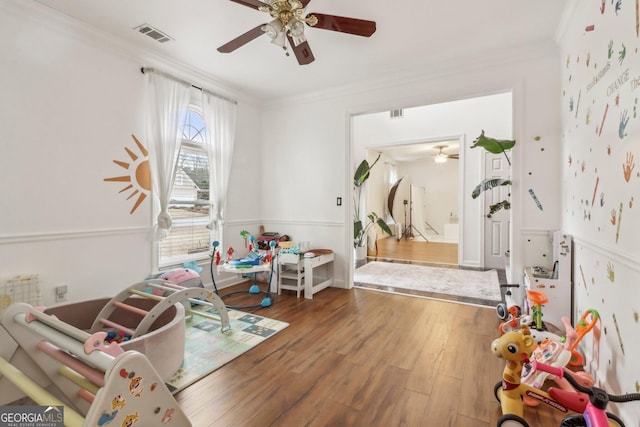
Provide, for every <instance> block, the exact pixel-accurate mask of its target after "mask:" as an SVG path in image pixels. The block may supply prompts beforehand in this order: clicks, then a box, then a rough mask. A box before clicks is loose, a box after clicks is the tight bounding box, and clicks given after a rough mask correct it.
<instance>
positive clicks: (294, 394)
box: [176, 284, 561, 427]
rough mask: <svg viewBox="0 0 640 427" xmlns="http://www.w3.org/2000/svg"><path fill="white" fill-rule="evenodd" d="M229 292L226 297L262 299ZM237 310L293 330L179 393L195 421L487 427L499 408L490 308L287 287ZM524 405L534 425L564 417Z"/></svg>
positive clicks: (498, 368)
mask: <svg viewBox="0 0 640 427" xmlns="http://www.w3.org/2000/svg"><path fill="white" fill-rule="evenodd" d="M263 286H265V285H263ZM242 289H248V284H244V285H238V286H236V287H233V288H227V289H224V290H221V293H222V294H224V293H225V292H231V291H235V290H242ZM233 298H239V299H234V300H233V301H227V304H237V305H241V304H243V305H246V304H248V303H247V302H246V301H244V299H246V298H262V296H259V295H249V294H248V293H247V294H244V293H240V294H237V295H236V296H234V297H233ZM252 303H255V301H252ZM245 311H252V312H255V313H257V314H260V315H263V316H266V317H271V318H274V319H278V320H282V321H286V322H289V323H290V326H289V327H288V328H286V329H285V330H284V331H282V332H280V333H278V334H277V335H275V336H273V337H272V338H270V339H268V340H267V341H265V342H264V343H261V344H260V345H258V346H257V347H255V348H253V349H251V350H250V351H248V352H247V353H245V354H243V355H242V356H240V357H238V358H236V359H235V360H233V361H232V362H230V363H229V364H227V365H225V366H223V367H221V368H220V369H218V370H216V371H215V372H213V373H212V374H210V375H209V376H207V377H205V378H203V379H202V380H200V381H198V382H196V383H195V384H193V385H191V386H190V387H188V388H186V389H185V390H183V391H182V392H180V393H178V394H177V395H176V398H177V400H178V402H179V403H180V405H181V407H182V409H183V410H184V411H185V412H186V414H187V415H188V417H189V418H190V419H191V421H192V423H193V425H194V426H197V427H206V426H234V427H237V426H256V427H258V426H260V427H263V426H284V427H290V426H385V427H389V426H438V427H440V426H460V427H462V426H464V427H488V426H495V425H496V421H497V419H498V417H499V416H500V415H501V412H500V407H499V404H498V402H497V401H496V399H495V398H494V395H493V389H494V385H495V384H496V383H497V382H498V381H499V380H500V378H501V372H502V369H503V367H504V362H503V361H501V360H499V359H497V358H496V357H495V356H493V354H492V353H491V351H490V344H491V342H492V340H493V339H495V338H496V337H497V336H498V323H499V319H498V318H497V316H496V314H495V310H493V309H490V308H483V307H478V306H471V305H462V304H456V303H451V302H443V301H435V300H429V299H422V298H415V297H408V296H401V295H394V294H388V293H382V292H378V291H372V290H365V289H357V288H356V289H352V290H345V289H338V288H328V289H325V290H323V291H321V292H319V293H317V294H316V295H314V298H313V299H312V300H306V299H304V298H300V299H298V298H296V296H295V293H292V292H288V291H285V292H284V293H283V294H282V295H280V296H277V297H276V299H275V302H274V304H273V305H272V306H270V307H268V308H263V309H258V310H245ZM525 411H526V412H525V417H526V419H527V420H528V422H529V424H530V425H531V426H532V427H533V426H553V425H559V421H560V419H561V417H560V413H559V412H557V411H554V410H552V409H549V408H538V409H533V408H526V409H525Z"/></svg>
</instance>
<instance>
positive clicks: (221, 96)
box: [140, 67, 238, 105]
mask: <svg viewBox="0 0 640 427" xmlns="http://www.w3.org/2000/svg"><path fill="white" fill-rule="evenodd" d="M147 71H148V72H151V73H156V74H160V75H161V76H165V77H167V78H170V79H172V80H175V81H178V82H180V83H184V84H187V85H190V86H191V87H193V88H195V89H198V90H200V91H202V92H205V93H208V94H210V95H213V96H216V97H218V98H220V99H224V100H225V101H229V102H232V103H234V104H236V105H237V104H238V101H236V100H235V99H231V98H229V97H227V96H224V95H220V94H219V93H215V92H211V91H210V90H206V89H203V88H201V87H199V86H196V85H194V84H193V83H189V82H188V81H186V80H182V79H178V78H176V77H174V76H172V75H171V74H167V73H164V72H162V71H158V70H156V69H154V68H145V67H141V68H140V72H141V73H142V74H144V73H146V72H147Z"/></svg>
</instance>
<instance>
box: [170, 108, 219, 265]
mask: <svg viewBox="0 0 640 427" xmlns="http://www.w3.org/2000/svg"><path fill="white" fill-rule="evenodd" d="M204 131H205V126H204V120H203V119H202V116H201V115H200V114H199V113H198V112H197V111H195V110H193V109H189V111H188V113H187V117H186V121H185V124H184V127H183V129H182V143H181V145H180V154H179V155H178V161H177V163H176V170H175V171H174V174H175V180H174V184H173V189H172V191H171V198H170V200H169V214H170V215H171V219H172V225H171V230H169V234H168V236H167V237H166V238H165V239H164V240H162V241H161V242H160V262H159V264H160V266H161V267H162V266H166V265H169V264H177V263H182V262H184V261H189V260H194V259H203V258H207V257H208V256H209V244H210V239H211V234H210V230H209V229H208V228H207V225H208V224H209V161H208V158H207V152H206V148H205V147H204V138H203V132H204Z"/></svg>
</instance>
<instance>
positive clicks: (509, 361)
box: [491, 325, 534, 417]
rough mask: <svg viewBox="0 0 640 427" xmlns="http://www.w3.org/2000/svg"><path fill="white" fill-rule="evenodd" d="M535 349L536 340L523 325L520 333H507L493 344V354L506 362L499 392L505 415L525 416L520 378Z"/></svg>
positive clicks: (498, 395)
mask: <svg viewBox="0 0 640 427" xmlns="http://www.w3.org/2000/svg"><path fill="white" fill-rule="evenodd" d="M533 348H534V340H533V337H532V336H531V331H530V330H529V327H527V326H526V325H522V327H521V329H520V330H519V331H512V332H507V333H506V334H504V335H502V336H501V337H500V338H498V339H496V340H494V341H493V343H491V351H493V354H495V355H496V356H497V357H499V358H503V359H505V362H506V363H505V366H504V370H503V371H502V387H501V388H500V389H498V390H497V397H498V399H499V400H500V403H501V405H502V413H503V414H514V415H517V416H519V417H522V416H523V404H522V399H523V395H524V392H525V390H524V388H523V387H521V386H520V385H521V380H520V378H521V375H522V368H523V366H524V364H525V363H529V357H531V353H533Z"/></svg>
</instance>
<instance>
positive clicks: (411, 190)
mask: <svg viewBox="0 0 640 427" xmlns="http://www.w3.org/2000/svg"><path fill="white" fill-rule="evenodd" d="M461 138H462V137H461V136H458V137H457V138H448V139H445V140H430V141H418V142H410V143H406V144H399V145H391V146H382V147H380V146H378V147H373V148H369V149H368V150H367V159H368V160H369V159H371V160H370V161H371V163H373V162H374V161H375V159H376V158H378V156H380V158H379V161H378V163H377V164H375V165H374V167H372V168H371V173H370V177H369V181H368V187H367V188H366V193H365V194H366V196H365V206H366V208H365V209H366V212H372V211H373V212H376V214H377V215H378V216H381V217H382V218H384V220H385V222H386V223H387V225H389V228H390V229H391V230H392V232H393V236H387V235H385V234H383V233H380V232H379V233H378V234H377V236H376V237H377V238H378V240H376V242H375V244H373V245H370V249H369V251H368V252H369V253H368V255H369V256H370V257H374V258H381V259H393V260H404V261H422V262H427V263H434V264H446V265H455V266H457V265H458V250H459V245H458V243H459V241H458V236H459V232H458V231H459V217H460V211H459V205H460V201H459V199H460V190H459V187H460V185H459V181H460V166H459V165H460V163H461V160H460V153H459V147H460V140H461ZM381 214H382V215H381ZM379 231H380V230H379Z"/></svg>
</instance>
